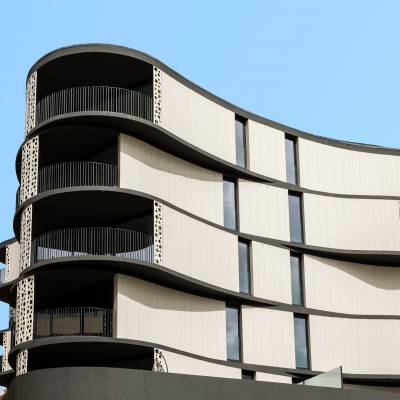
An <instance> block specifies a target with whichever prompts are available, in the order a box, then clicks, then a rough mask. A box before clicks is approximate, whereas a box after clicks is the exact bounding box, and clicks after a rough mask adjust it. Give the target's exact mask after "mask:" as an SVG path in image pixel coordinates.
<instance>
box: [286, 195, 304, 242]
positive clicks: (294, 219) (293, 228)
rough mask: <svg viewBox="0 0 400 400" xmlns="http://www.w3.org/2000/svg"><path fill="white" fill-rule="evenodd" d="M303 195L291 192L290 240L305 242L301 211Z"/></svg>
mask: <svg viewBox="0 0 400 400" xmlns="http://www.w3.org/2000/svg"><path fill="white" fill-rule="evenodd" d="M301 201H302V199H301V195H299V194H295V193H290V192H289V223H290V240H291V241H292V242H300V243H302V242H303V216H302V211H301V208H302V207H301V205H302V204H301Z"/></svg>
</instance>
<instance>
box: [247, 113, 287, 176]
mask: <svg viewBox="0 0 400 400" xmlns="http://www.w3.org/2000/svg"><path fill="white" fill-rule="evenodd" d="M247 129H248V144H249V151H248V152H249V169H250V170H251V171H254V172H257V173H259V174H262V175H265V176H268V177H270V178H274V179H277V180H280V181H283V182H286V154H285V133H284V132H282V131H278V130H277V129H274V128H271V127H269V126H266V125H263V124H259V123H258V122H254V121H251V120H248V123H247Z"/></svg>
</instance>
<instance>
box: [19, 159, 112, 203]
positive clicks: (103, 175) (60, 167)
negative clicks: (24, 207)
mask: <svg viewBox="0 0 400 400" xmlns="http://www.w3.org/2000/svg"><path fill="white" fill-rule="evenodd" d="M71 186H110V187H117V186H118V167H117V166H116V165H111V164H103V163H98V162H93V161H68V162H63V163H58V164H52V165H48V166H46V167H43V168H40V169H39V172H38V193H42V192H47V191H48V190H54V189H61V188H65V187H71ZM19 204H20V189H18V191H17V206H19Z"/></svg>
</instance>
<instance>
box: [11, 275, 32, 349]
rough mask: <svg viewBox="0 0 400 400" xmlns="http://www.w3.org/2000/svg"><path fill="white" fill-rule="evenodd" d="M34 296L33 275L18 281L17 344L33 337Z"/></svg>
mask: <svg viewBox="0 0 400 400" xmlns="http://www.w3.org/2000/svg"><path fill="white" fill-rule="evenodd" d="M34 297H35V280H34V277H33V276H29V277H28V278H25V279H23V280H22V281H20V282H18V285H17V309H16V321H15V345H18V344H20V343H24V342H26V341H28V340H31V339H32V338H33V309H34Z"/></svg>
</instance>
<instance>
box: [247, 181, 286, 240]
mask: <svg viewBox="0 0 400 400" xmlns="http://www.w3.org/2000/svg"><path fill="white" fill-rule="evenodd" d="M239 213H240V214H239V215H240V230H241V231H242V232H245V233H248V234H251V235H256V236H263V237H268V238H273V239H281V240H289V206H288V191H287V190H286V189H281V188H277V187H274V186H270V185H265V184H263V183H259V182H249V181H245V180H242V179H240V180H239Z"/></svg>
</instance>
